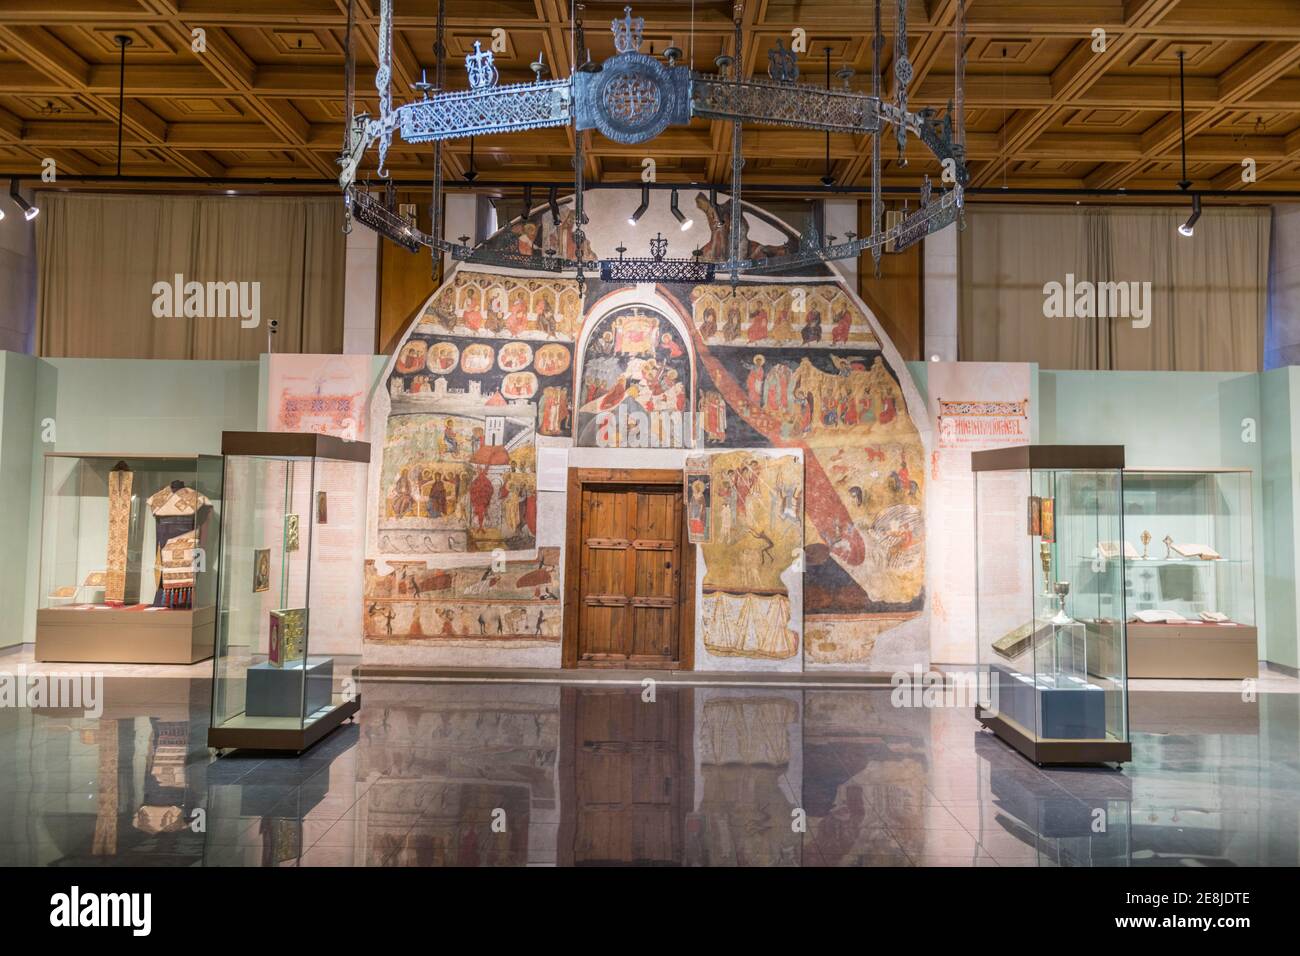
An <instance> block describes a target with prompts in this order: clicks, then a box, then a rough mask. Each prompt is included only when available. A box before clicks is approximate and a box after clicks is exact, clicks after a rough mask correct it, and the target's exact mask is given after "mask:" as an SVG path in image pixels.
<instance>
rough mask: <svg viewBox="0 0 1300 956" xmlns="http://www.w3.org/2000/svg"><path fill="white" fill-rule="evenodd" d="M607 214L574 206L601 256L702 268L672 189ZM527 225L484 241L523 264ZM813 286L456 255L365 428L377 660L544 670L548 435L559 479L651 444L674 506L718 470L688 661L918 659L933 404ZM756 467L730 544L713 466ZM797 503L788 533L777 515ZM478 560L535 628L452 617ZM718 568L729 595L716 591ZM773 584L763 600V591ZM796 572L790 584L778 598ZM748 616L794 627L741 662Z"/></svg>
mask: <svg viewBox="0 0 1300 956" xmlns="http://www.w3.org/2000/svg"><path fill="white" fill-rule="evenodd" d="M618 197H619V194H617V193H613V192H612V191H602V192H594V193H591V194H589V202H588V208H587V211H588V215H589V216H590V218H591V224H590V226H589V228H588V236H589V239H590V241H591V243H592V245H593V247H594V248H600V249H605V248H614V247H615V246H619V245H622V244H623V243H624V242H627V243H628V244H630V243H631V242H632V241H633V240H632V239H629V238H628V234H629V232H634V233H635V235H636V236H638V237H649V236H650V235H654V234H655V232H656V231H657V230H658V234H659V236H660V238H662V237H663V235H664V234H665V233H668V232H670V229H669V228H666V227H668V226H669V225H670V224H671V232H676V233H678V235H675V236H672V241H673V242H674V243H675V246H674V247H672V248H670V251H669V255H690V254H691V253H692V252H693V251H694V250H692V249H690V248H688V247H686V246H684V245H683V243H684V242H685V241H686V240H683V239H682V235H684V234H683V233H681V232H680V230H678V229H677V226H676V224H675V222H673V220H671V219H670V218H669V217H668V210H667V197H666V196H664V197H662V200H661V199H660V197H656V200H655V202H654V203H653V204H652V206H651V209H650V211H649V212H648V213H647V214H646V215H645V216H644V217H643V218H642V220H641V222H640V224H639V226H638V227H636V228H635V229H630V228H629V227H628V225H627V222H626V218H625V211H624V210H622V209H621V207H619V206H618V204H617V201H616V200H617V198H618ZM623 198H626V197H623ZM697 205H698V204H697ZM661 207H662V208H661ZM699 208H700V209H702V210H705V211H709V204H708V203H707V202H705V204H704V205H700V206H699ZM565 215H568V211H567V210H566V213H565ZM727 215H729V212H728V213H727ZM715 220H716V221H715ZM746 221H747V225H748V229H747V237H748V238H747V241H749V242H751V243H755V244H758V245H766V246H770V247H772V248H780V247H783V246H785V245H788V244H789V243H790V242H792V241H793V236H792V234H790V232H789V230H786V229H784V228H783V227H781V226H780V224H779V223H776V222H775V221H774V220H772V219H771V218H770V217H767V216H765V215H763V214H762V213H761V212H759V211H757V210H749V209H747V214H746ZM726 222H727V220H726V219H725V218H718V217H716V216H709V217H706V220H705V222H703V223H702V224H701V225H702V226H703V230H701V229H700V227H698V226H697V227H696V229H695V231H696V232H697V233H698V232H700V231H704V232H705V233H706V236H705V241H706V242H712V241H714V240H715V239H716V238H717V235H715V233H717V230H718V229H719V228H725V227H726ZM527 223H533V224H534V225H535V226H536V228H535V229H531V230H529V229H524V228H523V226H525V225H526V224H527ZM527 223H521V224H516V225H514V226H511V227H509V228H507V229H505V230H502V232H500V233H498V235H497V236H496V237H495V238H494V239H493V240H490V242H491V243H496V244H501V243H504V244H507V245H508V247H509V248H510V249H511V250H512V251H523V248H524V245H527V244H528V243H532V244H533V245H532V248H534V249H536V248H537V243H538V239H537V238H536V237H538V236H540V237H542V242H550V243H551V244H552V245H553V244H554V243H555V242H559V241H561V239H562V236H563V231H562V230H555V229H554V228H553V227H552V224H551V219H550V214H549V212H547V211H543V212H541V213H539V214H537V215H535V216H533V217H531V218H530V219H529V220H528V221H527ZM548 236H549V237H550V238H549V239H548V238H547V237H548ZM695 238H696V241H699V240H700V238H701V237H700V236H698V235H697V236H696V237H695ZM570 241H571V236H570ZM813 272H814V273H815V274H810V275H808V276H780V277H772V278H768V279H763V280H753V279H751V280H747V281H742V282H739V283H738V284H737V285H736V286H735V287H734V288H733V287H732V285H731V284H730V283H725V282H714V283H708V284H700V285H681V284H673V285H654V286H636V285H628V284H617V283H605V282H602V281H600V280H599V279H598V278H594V277H591V276H588V277H587V281H586V285H585V289H584V290H583V294H579V290H578V285H577V283H576V281H574V280H573V279H572V278H567V277H549V276H548V277H544V278H538V277H537V276H535V275H530V274H524V273H518V274H516V273H515V272H514V271H513V270H505V269H501V268H498V269H496V270H494V271H485V267H481V266H473V265H468V264H462V265H461V266H460V267H459V268H458V269H457V271H456V272H455V273H454V274H453V275H452V276H451V277H450V279H449V281H448V282H447V283H446V284H444V285H443V286H442V287H441V288H440V289H438V290H437V291H436V292H435V293H434V295H433V296H432V297H431V299H430V301H429V303H428V304H427V306H426V307H425V309H424V311H423V314H422V315H421V316H420V318H419V319H418V320H417V321H416V322H415V323H414V324H413V325H412V328H411V330H410V331H409V332H408V333H407V335H406V336H405V337H404V339H403V340H402V341H401V342H400V343H399V344H398V346H397V348H396V350H395V353H394V355H393V357H392V359H391V361H390V368H389V371H388V373H387V375H386V376H385V378H384V380H383V381H384V383H385V384H384V387H383V388H382V390H381V391H380V392H379V393H377V395H376V397H375V401H374V402H373V403H372V416H373V419H372V429H373V432H372V434H374V435H376V436H382V437H381V438H377V442H382V446H383V447H382V452H381V453H380V454H378V455H376V456H374V458H375V461H374V463H373V464H372V489H378V491H377V492H376V491H375V490H372V498H373V499H374V500H373V502H372V505H373V506H372V508H371V532H370V534H369V536H368V542H367V559H368V560H367V566H366V567H367V570H366V602H367V616H366V621H367V624H366V630H367V645H366V657H367V659H368V660H375V661H376V662H393V663H428V664H431V665H433V664H454V663H458V664H465V665H491V664H499V665H500V666H517V665H523V664H530V665H535V666H554V667H558V666H559V640H560V634H561V631H562V627H561V620H562V608H561V607H560V600H561V597H562V595H563V581H562V580H561V578H562V570H561V569H562V568H563V564H564V562H563V554H562V551H563V528H562V518H561V519H560V521H561V524H559V525H556V526H554V527H552V528H551V529H550V532H549V533H548V532H547V531H546V530H545V529H543V530H541V531H540V532H539V529H538V522H539V520H544V518H543V516H545V515H551V516H552V519H551V520H552V521H554V520H555V516H557V515H558V516H562V515H563V513H564V508H563V497H564V496H563V492H559V491H539V489H538V486H537V478H536V468H537V464H536V462H537V455H536V450H535V449H536V446H538V445H543V444H545V445H550V446H552V447H555V446H559V447H566V446H567V447H568V448H569V449H570V452H569V453H570V455H571V462H572V461H574V460H579V459H576V458H575V457H572V456H576V454H577V451H578V450H581V452H582V455H581V458H580V461H581V463H582V465H583V467H588V466H591V464H592V463H593V462H595V461H598V462H600V466H601V467H606V466H607V467H642V466H643V465H641V464H639V463H637V462H640V461H641V460H642V459H641V458H639V457H637V456H640V455H644V454H645V453H644V452H643V451H642V450H643V449H659V450H661V451H660V452H658V454H659V455H660V456H661V458H660V459H657V460H663V461H666V462H668V466H669V467H675V468H682V467H684V468H685V469H686V471H687V472H688V477H687V480H686V483H685V485H684V492H685V495H686V497H685V504H686V507H687V510H688V513H689V510H690V507H691V495H692V488H691V484H690V477H689V476H690V474H694V475H696V476H698V477H700V478H704V479H707V480H706V481H705V486H706V488H705V490H706V491H707V494H706V495H705V496H704V499H707V507H708V508H709V509H711V510H710V513H709V518H708V521H707V522H706V523H705V524H704V525H697V526H696V527H694V528H693V529H691V530H689V531H688V534H689V536H690V540H691V541H692V542H693V543H694V546H695V547H697V548H698V549H700V550H699V552H698V555H699V561H698V562H697V564H698V566H699V567H700V568H701V571H700V574H699V580H698V582H697V588H698V590H697V592H696V607H697V627H696V639H697V661H696V669H699V670H704V669H710V668H711V667H713V666H714V665H715V664H716V665H717V667H718V668H726V669H736V668H741V669H790V668H792V667H793V668H794V669H809V670H811V669H827V668H830V669H834V668H840V669H851V670H875V671H880V670H893V669H895V668H897V667H903V666H908V667H910V666H912V665H913V664H917V663H928V619H927V610H926V590H925V583H926V577H925V532H926V529H925V522H924V500H925V491H926V488H925V485H926V481H925V471H926V467H925V466H926V461H927V451H926V448H927V441H928V432H927V431H923V429H927V428H928V426H927V425H926V418H925V415H924V408H923V405H922V403H921V401H920V399H919V396H918V393H917V391H916V389H915V387H914V386H913V384H912V382H911V380H910V377H909V376H908V373H907V369H906V366H905V365H904V364H903V363H902V361H901V360H900V358H899V357H898V354H897V352H896V351H895V350H894V349H893V347H892V345H891V344H890V343H889V342H888V340H887V339H885V337H884V336H883V333H882V332H881V331H880V329H879V326H878V324H877V323H875V322H874V320H873V318H872V317H871V316H870V315H869V313H868V312H867V310H866V309H865V307H864V306H863V305H862V304H861V301H860V300H859V299H858V298H857V297H856V295H854V294H853V292H852V291H851V290H850V289H849V288H848V287H847V285H846V284H845V283H844V282H843V281H841V280H839V279H838V278H837V277H836V276H834V275H831V274H830V273H829V270H828V269H826V267H824V266H819V267H817V268H816V269H815V270H813ZM503 432H504V433H506V434H505V437H504V439H502V438H501V435H502V434H503ZM489 439H490V440H489ZM498 441H501V442H502V444H497V442H498ZM484 448H487V449H492V450H490V451H487V452H484V451H483V449H484ZM497 449H501V450H504V455H502V454H501V453H500V451H498V450H497ZM634 450H635V451H634ZM476 456H477V457H476ZM662 456H669V457H666V458H665V457H662ZM747 456H748V457H747ZM732 458H734V459H735V462H732V461H731V459H732ZM741 459H746V460H745V461H741ZM490 462H495V464H492V463H490ZM746 463H749V464H750V467H751V469H753V470H757V471H759V472H762V473H764V474H765V473H766V472H767V471H768V470H772V472H773V475H775V477H773V478H772V480H771V481H767V480H766V479H765V482H764V486H763V487H764V492H763V504H762V506H761V507H759V506H758V505H756V504H753V503H750V504H751V506H752V507H753V509H754V510H753V512H752V513H751V512H750V511H748V510H746V511H745V513H744V516H743V518H742V517H741V516H739V515H737V516H736V520H735V521H734V523H732V524H731V525H730V527H728V528H727V529H726V531H725V533H724V532H723V529H722V525H721V522H722V521H723V520H724V519H723V517H722V511H721V510H720V508H721V509H722V510H725V512H726V516H727V517H732V510H733V509H732V505H733V504H734V503H735V502H734V498H735V494H734V491H735V488H734V483H733V484H730V485H728V484H727V480H728V479H727V474H728V470H729V469H733V468H738V467H743V466H744V465H745V464H746ZM791 463H794V464H791ZM715 466H716V467H715ZM719 469H720V472H719ZM791 469H794V471H797V472H798V474H797V478H798V481H797V483H793V482H792V481H791V479H792V478H793V476H794V471H792V470H791ZM403 470H405V481H403V477H402V475H403ZM737 473H738V472H737ZM733 479H734V475H733ZM720 481H721V484H720V483H719V482H720ZM475 482H477V487H478V493H477V496H476V495H475V494H474V493H473V492H472V488H473V486H474V485H475ZM792 484H797V492H795V491H793V490H792V489H791V486H792ZM489 486H490V490H489ZM782 493H786V496H787V498H788V499H789V500H787V501H786V502H785V506H782V504H781V495H782ZM728 494H731V496H732V499H733V500H732V502H731V503H728V502H727V495H728ZM704 499H701V500H700V501H697V505H699V504H702V503H703V501H704ZM772 501H776V502H777V504H775V505H773V506H772V507H773V508H775V514H776V518H775V519H772V514H773V511H772V508H769V507H768V505H769V504H771V503H772ZM796 506H797V508H798V513H799V519H798V521H797V525H798V527H797V529H793V530H797V532H798V533H797V534H793V533H790V532H791V531H792V529H791V528H789V527H787V526H789V525H791V521H790V520H789V518H788V515H786V512H787V511H788V510H789V508H793V507H796ZM399 511H400V512H401V514H400V515H399V514H398V513H397V512H399ZM751 532H754V533H751ZM774 532H777V533H776V534H774ZM715 534H717V535H723V536H724V538H725V537H727V536H731V535H741V536H743V537H744V539H745V540H750V539H752V540H753V541H755V542H758V543H759V545H760V547H759V548H757V549H755V550H756V552H757V554H758V562H759V567H758V568H757V573H758V577H759V578H760V579H761V580H760V582H759V583H757V584H756V583H754V582H752V581H747V580H744V576H745V575H749V576H750V577H752V576H753V574H754V571H755V569H749V568H747V567H745V566H742V565H741V564H740V560H741V558H742V557H743V556H744V555H741V554H740V553H739V552H738V553H737V554H736V555H735V556H727V557H725V558H724V557H722V556H720V555H719V553H718V552H717V550H716V548H717V546H716V544H713V543H710V541H709V540H708V538H709V536H710V535H715ZM764 535H766V536H767V537H768V538H770V539H771V540H772V548H771V549H770V551H767V550H766V545H765V541H764V538H763V537H762V536H764ZM556 545H558V547H557V546H556ZM733 545H734V542H733ZM742 550H743V549H742ZM711 552H712V554H711ZM552 554H553V559H552ZM764 554H767V556H768V557H769V558H770V559H771V562H770V563H769V562H768V561H764V560H763V555H764ZM421 566H423V567H424V568H425V569H426V570H425V571H424V572H420V571H419V567H421ZM492 567H496V568H497V569H498V571H497V573H498V575H499V576H500V577H501V580H500V581H499V582H498V583H497V584H494V585H493V588H498V587H504V591H502V593H501V595H500V598H499V599H500V600H501V601H503V602H505V603H504V604H503V605H502V606H503V607H517V608H519V609H522V608H523V607H524V606H525V605H526V604H528V603H529V602H541V603H534V604H533V605H532V606H533V608H534V610H533V611H532V612H531V614H525V615H524V616H523V617H522V618H521V617H520V615H519V614H517V613H515V614H511V613H509V611H506V612H505V614H504V616H503V617H501V618H500V620H498V616H494V614H495V611H494V612H493V613H489V614H487V615H485V616H484V622H483V625H482V627H481V626H480V621H479V619H478V618H479V615H478V613H477V612H473V610H472V607H471V612H470V613H460V612H457V611H454V610H451V608H452V606H453V605H456V604H458V603H470V602H467V598H472V597H473V595H472V594H471V593H467V589H468V588H470V587H471V586H473V585H475V584H476V583H481V582H478V581H476V580H475V573H474V571H469V572H462V571H461V570H460V569H475V570H476V571H477V574H478V575H479V576H482V575H483V573H484V569H485V568H492ZM725 568H730V571H724V569H725ZM708 569H713V570H712V574H713V575H714V577H713V578H710V577H709V570H708ZM437 571H442V572H447V573H446V574H444V575H443V576H442V577H439V578H438V579H437V580H438V581H439V582H442V584H443V586H442V587H440V588H426V587H425V586H424V584H423V582H424V581H425V579H427V577H428V574H429V573H431V572H437ZM728 573H729V574H731V575H733V576H735V577H736V580H730V581H728V583H726V584H720V583H719V578H718V575H719V574H724V575H725V574H728ZM528 574H533V575H535V580H536V581H540V580H541V578H542V577H543V576H544V577H545V578H546V581H545V582H544V585H543V590H541V591H537V592H536V593H526V592H528V585H527V584H526V585H525V587H524V588H523V589H520V588H518V587H514V586H513V584H512V581H511V576H512V575H514V576H515V578H516V580H517V578H518V577H526V576H527V575H528ZM774 574H775V580H777V582H778V583H777V584H774V585H772V586H771V587H765V586H762V582H763V581H767V579H768V578H772V577H773V576H774ZM403 575H404V576H405V578H406V580H407V582H408V583H407V590H406V591H402V590H401V587H402V585H401V581H402V577H403ZM792 576H795V577H797V587H796V588H795V589H794V591H793V592H791V589H790V587H789V586H788V585H785V584H781V583H779V582H780V580H782V579H784V580H787V581H788V580H790V579H791V577H792ZM413 579H415V580H419V581H420V582H421V584H420V593H419V594H418V595H415V594H413V593H411V591H410V589H409V588H410V582H411V581H412V580H413ZM767 583H768V584H771V583H772V582H770V581H769V582H767ZM782 592H784V593H782ZM551 595H553V596H551ZM399 598H400V600H399ZM512 602H513V603H512ZM759 605H762V606H761V607H760V606H759ZM473 606H475V607H476V606H477V605H473ZM538 611H540V612H541V615H542V619H543V620H542V627H541V629H540V631H539V630H538V629H537V626H536V625H537V621H536V617H537V612H538ZM390 612H391V613H390ZM759 621H762V622H778V623H779V622H780V621H785V622H788V627H777V626H775V625H773V626H772V627H771V628H770V630H771V635H769V637H770V636H772V635H776V638H775V639H772V640H768V639H764V640H762V641H758V640H757V639H754V640H742V641H741V642H740V644H739V645H737V646H736V647H732V644H734V641H733V640H731V638H734V636H735V633H738V631H737V628H739V629H740V631H743V632H744V633H749V631H750V630H752V628H750V627H749V625H748V624H744V623H742V622H759ZM498 626H499V627H500V631H499V632H498ZM763 627H764V628H766V627H767V623H764V625H763ZM390 628H391V631H390ZM485 631H486V633H485ZM764 633H767V632H766V631H764ZM728 634H730V637H728ZM701 642H702V643H703V648H702V649H703V650H704V651H705V654H704V655H703V659H701V655H700V654H699V653H698V650H699V649H701ZM714 651H717V653H716V654H715V653H714Z"/></svg>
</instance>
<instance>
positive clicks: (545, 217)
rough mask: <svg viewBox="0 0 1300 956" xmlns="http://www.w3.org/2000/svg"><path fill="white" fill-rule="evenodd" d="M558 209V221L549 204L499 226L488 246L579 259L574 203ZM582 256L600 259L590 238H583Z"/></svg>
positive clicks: (552, 256) (518, 253)
mask: <svg viewBox="0 0 1300 956" xmlns="http://www.w3.org/2000/svg"><path fill="white" fill-rule="evenodd" d="M559 209H560V216H559V219H558V220H557V219H556V218H555V217H554V215H552V213H551V211H550V209H549V208H546V207H543V208H542V209H540V210H538V211H535V212H531V213H530V214H529V215H528V216H527V217H526V218H524V219H522V220H520V221H518V222H513V223H510V224H509V225H507V226H505V227H504V228H502V229H499V230H498V231H497V233H496V234H495V235H494V236H492V237H491V238H489V239H488V240H487V242H486V243H485V245H486V246H487V247H488V248H491V249H499V250H502V251H505V252H511V253H514V254H516V255H521V256H536V257H538V258H539V259H545V258H556V257H558V258H561V259H577V258H579V256H578V245H577V242H576V240H575V237H574V234H573V233H574V223H575V221H576V220H575V216H574V209H573V203H572V202H569V203H565V204H562V205H560V207H559ZM581 258H583V259H585V260H588V261H591V260H595V259H599V258H600V256H598V255H597V254H596V251H595V249H593V248H592V245H591V239H590V238H589V237H588V238H586V239H584V240H583V243H582V256H581Z"/></svg>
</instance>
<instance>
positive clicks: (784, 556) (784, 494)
mask: <svg viewBox="0 0 1300 956" xmlns="http://www.w3.org/2000/svg"><path fill="white" fill-rule="evenodd" d="M685 474H686V482H687V485H688V488H687V508H688V516H689V515H690V508H691V505H692V503H693V502H692V497H691V489H690V483H691V482H692V481H697V482H698V481H700V480H701V479H700V478H699V477H696V476H699V475H702V474H707V475H708V477H709V483H708V492H709V501H708V508H707V518H708V525H707V530H704V531H703V532H702V538H701V547H700V552H701V554H702V556H703V558H704V564H705V573H704V581H703V596H702V605H701V606H702V610H701V614H700V626H701V629H702V632H703V640H704V646H705V648H707V649H708V650H709V652H710V653H715V654H720V655H724V656H735V657H754V658H770V659H776V660H782V659H787V658H790V657H793V656H794V655H795V654H797V653H798V649H799V632H798V622H795V621H793V620H792V614H791V608H790V599H789V587H788V586H787V583H786V582H785V581H784V580H782V576H783V575H784V574H785V572H786V571H787V570H788V569H789V568H790V567H791V565H792V564H794V562H795V560H796V559H797V557H798V556H799V553H800V551H799V549H800V547H801V546H802V544H803V494H804V485H803V461H802V459H801V458H800V456H799V455H797V454H790V453H786V454H777V453H775V452H768V451H760V450H753V451H751V450H741V451H732V452H714V453H711V454H709V455H707V456H704V455H696V456H691V457H689V458H688V459H687V461H686V468H685ZM700 492H701V494H700V495H699V498H698V499H696V500H698V501H700V503H701V504H703V501H702V498H703V495H702V492H703V488H702V487H701V488H700ZM692 540H694V539H692Z"/></svg>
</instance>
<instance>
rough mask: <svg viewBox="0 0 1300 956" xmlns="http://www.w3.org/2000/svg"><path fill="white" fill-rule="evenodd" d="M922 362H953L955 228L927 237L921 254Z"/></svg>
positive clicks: (955, 340)
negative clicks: (923, 327) (923, 355)
mask: <svg viewBox="0 0 1300 956" xmlns="http://www.w3.org/2000/svg"><path fill="white" fill-rule="evenodd" d="M922 256H923V267H924V276H925V279H924V292H925V358H926V360H927V361H928V360H933V359H934V357H935V356H936V355H937V356H938V357H939V358H938V360H939V361H941V362H955V361H957V301H958V289H957V227H956V226H949V227H948V228H947V229H944V230H942V231H941V232H936V233H935V234H934V235H931V236H927V237H926V239H925V247H924V249H923V250H922Z"/></svg>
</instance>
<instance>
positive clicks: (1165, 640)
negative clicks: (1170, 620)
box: [1128, 621, 1259, 680]
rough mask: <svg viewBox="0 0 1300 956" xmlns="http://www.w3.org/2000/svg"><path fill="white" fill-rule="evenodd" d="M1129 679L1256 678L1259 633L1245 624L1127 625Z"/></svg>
mask: <svg viewBox="0 0 1300 956" xmlns="http://www.w3.org/2000/svg"><path fill="white" fill-rule="evenodd" d="M1128 676H1129V677H1201V678H1221V679H1225V680H1226V679H1244V678H1248V677H1258V676H1259V632H1258V630H1257V629H1256V628H1254V627H1250V626H1248V625H1245V624H1238V625H1223V624H1195V623H1191V622H1188V623H1186V624H1144V623H1142V622H1141V621H1133V622H1132V623H1130V624H1129V626H1128Z"/></svg>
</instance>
